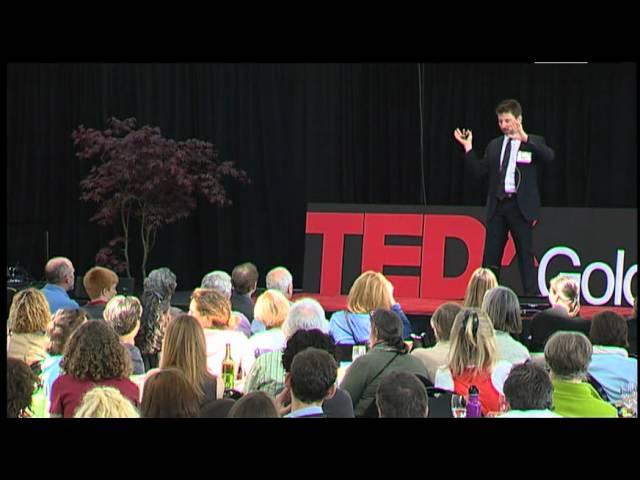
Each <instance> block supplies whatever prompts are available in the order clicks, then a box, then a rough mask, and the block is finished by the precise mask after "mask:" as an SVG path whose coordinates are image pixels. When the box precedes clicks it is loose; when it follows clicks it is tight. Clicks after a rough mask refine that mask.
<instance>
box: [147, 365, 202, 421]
mask: <svg viewBox="0 0 640 480" xmlns="http://www.w3.org/2000/svg"><path fill="white" fill-rule="evenodd" d="M140 414H141V416H142V417H143V418H194V417H199V416H200V406H199V403H198V394H197V393H196V391H195V389H194V388H193V386H192V385H191V383H189V381H188V380H187V377H186V376H185V374H184V373H183V372H182V370H180V369H179V368H173V367H170V368H163V369H160V370H157V371H155V372H153V373H151V374H150V375H149V376H148V377H147V379H146V380H145V382H144V391H143V394H142V403H141V405H140Z"/></svg>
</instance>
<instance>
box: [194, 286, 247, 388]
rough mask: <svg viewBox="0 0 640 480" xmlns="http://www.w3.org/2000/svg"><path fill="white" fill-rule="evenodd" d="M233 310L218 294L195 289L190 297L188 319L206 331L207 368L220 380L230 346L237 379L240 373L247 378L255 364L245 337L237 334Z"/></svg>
mask: <svg viewBox="0 0 640 480" xmlns="http://www.w3.org/2000/svg"><path fill="white" fill-rule="evenodd" d="M230 307H231V305H229V301H228V300H227V299H226V298H224V296H223V295H222V294H221V293H218V292H216V291H215V290H211V289H207V288H196V289H195V290H194V291H193V294H192V295H191V303H190V306H189V315H191V316H192V317H195V318H196V320H198V322H199V323H200V325H201V326H202V328H204V336H205V339H206V345H207V368H208V370H209V372H211V373H212V374H214V375H215V376H216V377H217V378H221V377H220V376H221V374H222V361H223V360H224V358H225V355H226V345H227V344H230V345H231V358H233V362H234V370H235V375H236V378H238V372H241V376H244V375H246V374H247V373H248V372H249V371H250V370H251V367H252V365H253V362H254V360H255V356H254V354H253V352H252V351H251V349H250V347H249V339H248V338H247V337H246V335H245V334H244V333H242V332H238V331H237V330H234V327H235V325H234V324H233V320H234V319H233V318H232V317H231V308H230Z"/></svg>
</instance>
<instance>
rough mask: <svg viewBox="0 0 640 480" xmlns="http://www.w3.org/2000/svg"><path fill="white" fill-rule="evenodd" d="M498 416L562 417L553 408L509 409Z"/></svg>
mask: <svg viewBox="0 0 640 480" xmlns="http://www.w3.org/2000/svg"><path fill="white" fill-rule="evenodd" d="M498 418H562V417H561V416H560V415H558V414H557V413H554V412H552V411H551V410H509V411H508V412H505V413H503V414H501V415H498Z"/></svg>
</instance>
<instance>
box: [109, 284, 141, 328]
mask: <svg viewBox="0 0 640 480" xmlns="http://www.w3.org/2000/svg"><path fill="white" fill-rule="evenodd" d="M102 317H103V318H104V321H105V322H106V323H107V325H110V326H111V328H113V329H114V330H115V332H116V333H117V334H118V335H119V336H120V337H121V338H122V337H130V338H133V337H135V336H136V334H137V333H138V330H139V329H140V319H141V318H142V304H141V303H140V300H138V299H137V298H136V297H133V296H128V297H127V296H124V295H116V296H115V297H113V298H112V299H111V300H109V303H107V305H106V307H104V313H103V314H102Z"/></svg>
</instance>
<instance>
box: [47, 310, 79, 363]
mask: <svg viewBox="0 0 640 480" xmlns="http://www.w3.org/2000/svg"><path fill="white" fill-rule="evenodd" d="M88 320H89V317H88V316H87V312H85V311H84V310H83V309H81V308H75V309H71V308H68V309H63V310H58V311H57V312H56V313H55V314H54V315H53V321H52V322H51V324H49V328H48V332H47V333H48V335H49V345H48V346H47V353H48V354H49V355H62V353H63V352H64V346H65V345H66V344H67V342H68V341H69V339H70V338H71V334H72V333H73V332H75V331H76V330H77V329H78V327H79V326H80V325H82V324H83V323H84V322H87V321H88Z"/></svg>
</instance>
